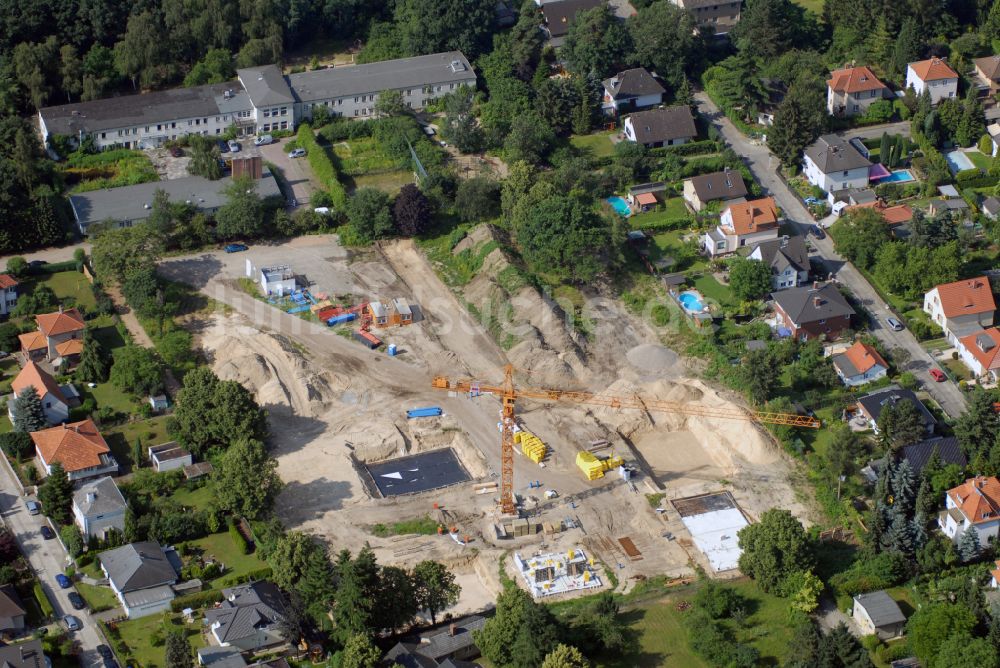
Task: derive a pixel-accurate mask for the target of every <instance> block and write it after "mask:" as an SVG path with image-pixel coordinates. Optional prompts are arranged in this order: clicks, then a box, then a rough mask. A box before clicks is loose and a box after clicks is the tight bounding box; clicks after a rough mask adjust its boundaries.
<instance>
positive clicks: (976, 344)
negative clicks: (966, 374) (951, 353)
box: [955, 327, 1000, 383]
mask: <svg viewBox="0 0 1000 668" xmlns="http://www.w3.org/2000/svg"><path fill="white" fill-rule="evenodd" d="M955 348H956V349H957V350H958V356H959V359H961V360H962V363H963V364H965V366H967V367H969V371H971V372H972V373H973V375H974V376H975V377H976V378H981V379H983V380H986V381H987V382H993V383H995V382H996V381H997V380H998V379H1000V354H998V353H1000V330H998V329H997V328H996V327H990V328H988V329H981V330H979V331H978V332H973V333H972V334H966V335H965V336H963V337H961V338H959V339H958V343H957V344H955Z"/></svg>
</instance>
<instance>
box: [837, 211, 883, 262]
mask: <svg viewBox="0 0 1000 668" xmlns="http://www.w3.org/2000/svg"><path fill="white" fill-rule="evenodd" d="M831 232H832V236H833V240H834V243H835V245H836V248H837V252H838V253H840V254H841V255H843V256H844V257H846V258H847V259H848V260H850V261H851V262H853V263H854V264H856V265H858V266H859V267H861V268H862V269H870V268H871V267H872V266H873V265H874V264H875V259H876V256H877V254H878V250H879V249H880V248H881V247H882V245H883V244H885V243H887V242H888V241H889V231H888V227H887V226H886V224H885V220H884V219H883V218H882V216H881V215H880V214H879V213H878V212H877V211H875V210H873V209H871V208H869V207H865V208H862V209H852V210H851V211H848V212H847V213H846V214H844V215H843V216H841V219H840V220H838V221H837V222H836V223H835V224H834V226H833V229H832V230H831Z"/></svg>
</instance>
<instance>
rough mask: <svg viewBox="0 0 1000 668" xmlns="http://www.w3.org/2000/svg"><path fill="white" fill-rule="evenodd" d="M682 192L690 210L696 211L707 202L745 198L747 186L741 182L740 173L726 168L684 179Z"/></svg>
mask: <svg viewBox="0 0 1000 668" xmlns="http://www.w3.org/2000/svg"><path fill="white" fill-rule="evenodd" d="M683 194H684V201H685V202H686V203H687V205H688V206H689V207H691V210H692V211H695V212H698V211H701V210H702V209H704V208H705V205H707V204H708V203H709V202H716V201H719V200H722V201H733V200H735V201H737V202H741V201H743V200H745V199H746V196H747V186H746V184H745V183H744V182H743V175H742V174H740V173H739V172H737V171H733V170H730V169H726V170H724V171H721V172H712V173H711V174H702V175H701V176H694V177H691V178H690V179H684V187H683Z"/></svg>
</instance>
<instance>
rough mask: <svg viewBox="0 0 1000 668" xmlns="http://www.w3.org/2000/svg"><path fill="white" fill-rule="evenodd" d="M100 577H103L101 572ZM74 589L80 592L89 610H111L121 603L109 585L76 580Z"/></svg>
mask: <svg viewBox="0 0 1000 668" xmlns="http://www.w3.org/2000/svg"><path fill="white" fill-rule="evenodd" d="M101 577H103V574H102V576H101ZM76 590H77V591H78V592H80V596H82V597H83V600H85V601H86V602H87V607H88V608H90V611H91V612H100V611H102V610H111V609H113V608H117V607H118V606H120V605H121V603H120V602H119V600H118V597H117V596H115V593H114V592H113V591H111V588H110V587H100V586H97V585H89V584H86V583H85V582H77V583H76Z"/></svg>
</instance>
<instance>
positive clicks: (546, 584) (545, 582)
mask: <svg viewBox="0 0 1000 668" xmlns="http://www.w3.org/2000/svg"><path fill="white" fill-rule="evenodd" d="M514 564H515V566H517V572H518V573H520V575H521V579H523V580H524V584H525V585H526V586H527V588H528V591H530V592H531V594H532V596H534V597H535V598H541V597H543V596H552V595H554V594H565V593H566V592H571V591H579V590H582V589H596V588H597V587H600V586H601V578H600V577H599V576H598V575H597V569H596V568H594V562H593V559H588V558H587V555H586V554H585V553H584V551H583V550H582V549H580V548H574V549H571V550H569V551H568V552H552V553H548V554H536V555H534V556H531V557H522V556H521V555H520V554H518V553H517V552H515V553H514Z"/></svg>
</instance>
